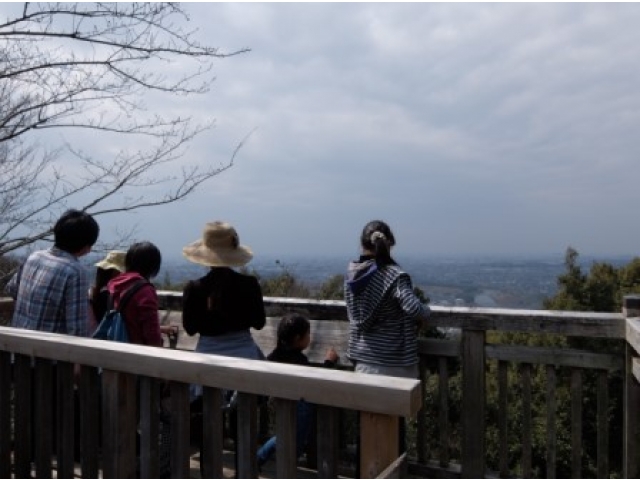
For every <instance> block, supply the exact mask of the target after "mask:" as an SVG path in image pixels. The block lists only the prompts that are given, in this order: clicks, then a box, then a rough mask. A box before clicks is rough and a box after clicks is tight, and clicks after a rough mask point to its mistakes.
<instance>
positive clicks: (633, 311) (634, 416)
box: [622, 295, 640, 478]
mask: <svg viewBox="0 0 640 480" xmlns="http://www.w3.org/2000/svg"><path fill="white" fill-rule="evenodd" d="M622 313H623V315H624V317H625V318H634V317H640V295H626V296H625V297H624V301H623V309H622ZM625 356H626V361H625V381H624V447H623V468H624V477H625V478H637V477H638V409H639V408H640V386H639V385H638V381H637V380H636V379H635V377H634V375H633V358H634V357H637V356H638V352H636V351H635V350H634V349H633V347H631V346H630V345H629V343H627V344H626V355H625Z"/></svg>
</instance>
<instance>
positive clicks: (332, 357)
mask: <svg viewBox="0 0 640 480" xmlns="http://www.w3.org/2000/svg"><path fill="white" fill-rule="evenodd" d="M324 359H325V360H328V361H329V362H331V363H336V362H337V361H338V360H339V359H340V355H338V352H336V349H335V348H333V347H330V348H329V349H328V350H327V353H326V354H325V356H324Z"/></svg>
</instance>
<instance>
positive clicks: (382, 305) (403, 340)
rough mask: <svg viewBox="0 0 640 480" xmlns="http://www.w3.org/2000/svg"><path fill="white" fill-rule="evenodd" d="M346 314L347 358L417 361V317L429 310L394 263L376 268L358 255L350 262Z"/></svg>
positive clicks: (389, 363) (397, 364) (402, 364)
mask: <svg viewBox="0 0 640 480" xmlns="http://www.w3.org/2000/svg"><path fill="white" fill-rule="evenodd" d="M344 292H345V300H346V304H347V314H348V316H349V324H350V327H349V332H350V333H349V347H348V351H347V357H348V358H349V359H350V360H351V361H353V362H358V361H361V362H366V363H373V364H378V365H385V366H389V367H408V366H412V365H415V364H416V363H418V340H417V327H416V319H417V317H420V316H425V315H426V314H427V313H428V307H427V306H425V305H423V304H422V303H420V301H419V300H418V298H417V297H416V295H415V293H414V292H413V286H412V284H411V278H410V277H409V275H408V274H407V273H405V272H404V271H402V270H401V269H400V268H399V267H398V266H397V265H387V266H385V267H382V268H378V267H377V266H376V263H375V261H374V260H371V259H368V260H367V259H366V257H365V258H361V259H360V261H358V262H352V263H350V264H349V270H348V272H347V277H346V280H345V285H344Z"/></svg>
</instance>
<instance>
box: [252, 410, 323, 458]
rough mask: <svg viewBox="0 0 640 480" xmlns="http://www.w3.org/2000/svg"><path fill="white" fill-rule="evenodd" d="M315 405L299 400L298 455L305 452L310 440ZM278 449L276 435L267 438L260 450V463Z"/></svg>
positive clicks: (297, 423) (297, 413) (297, 421)
mask: <svg viewBox="0 0 640 480" xmlns="http://www.w3.org/2000/svg"><path fill="white" fill-rule="evenodd" d="M315 410H316V409H315V405H313V404H312V403H307V402H305V401H304V400H300V401H298V404H297V406H296V457H300V455H302V454H303V452H304V449H305V447H306V446H307V443H308V441H309V434H310V433H311V426H312V424H313V423H312V422H313V415H314V413H315ZM275 451H276V437H275V436H273V437H271V438H270V439H269V440H267V441H266V442H265V443H264V445H262V447H260V449H259V450H258V463H259V464H263V463H265V462H266V461H267V460H269V459H270V458H271V457H272V456H273V454H274V453H275Z"/></svg>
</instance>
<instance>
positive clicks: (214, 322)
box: [182, 222, 266, 360]
mask: <svg viewBox="0 0 640 480" xmlns="http://www.w3.org/2000/svg"><path fill="white" fill-rule="evenodd" d="M182 252H183V254H184V256H185V257H186V259H187V260H189V261H190V262H193V263H197V264H199V265H204V266H206V267H209V272H208V273H207V274H206V275H205V276H204V277H202V278H199V279H197V280H193V281H190V282H188V283H187V285H186V286H185V288H184V291H183V297H182V300H183V307H182V323H183V325H184V329H185V331H186V332H187V333H188V334H189V335H195V334H196V333H199V334H200V339H199V340H198V345H197V347H196V351H198V352H203V353H213V354H217V355H228V356H231V357H242V358H250V359H256V360H262V359H264V355H263V354H262V351H261V350H260V348H259V347H258V345H256V343H255V342H254V340H253V337H252V336H251V332H250V331H249V329H250V328H255V329H256V330H260V329H262V327H264V324H265V322H266V316H265V311H264V304H263V301H262V290H261V289H260V284H259V283H258V280H257V279H256V278H255V277H253V276H251V275H244V274H242V273H239V272H236V271H235V270H233V267H241V266H243V265H246V264H247V263H248V262H249V260H251V259H252V258H253V253H252V252H251V250H250V249H249V248H248V247H246V246H244V245H240V240H239V238H238V234H237V233H236V230H235V229H234V228H233V227H232V226H231V225H229V224H228V223H225V222H211V223H207V224H206V225H205V228H204V231H203V234H202V238H201V239H200V240H197V241H195V242H193V243H191V244H190V245H187V246H186V247H184V248H183V249H182Z"/></svg>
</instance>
